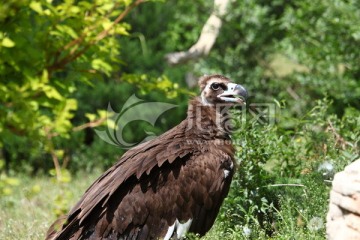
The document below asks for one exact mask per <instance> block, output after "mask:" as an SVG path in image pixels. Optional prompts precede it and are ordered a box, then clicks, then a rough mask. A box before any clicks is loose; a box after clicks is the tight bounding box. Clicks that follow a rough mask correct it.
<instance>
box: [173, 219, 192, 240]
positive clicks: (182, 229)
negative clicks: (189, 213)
mask: <svg viewBox="0 0 360 240" xmlns="http://www.w3.org/2000/svg"><path fill="white" fill-rule="evenodd" d="M176 221H177V220H176ZM177 222H178V224H177V230H176V234H177V237H178V238H182V237H185V234H186V233H187V232H188V231H189V228H190V226H191V223H192V219H191V218H190V219H189V220H187V222H185V223H180V222H179V221H177Z"/></svg>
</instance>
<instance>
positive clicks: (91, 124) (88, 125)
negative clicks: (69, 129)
mask: <svg viewBox="0 0 360 240" xmlns="http://www.w3.org/2000/svg"><path fill="white" fill-rule="evenodd" d="M105 121H106V117H104V118H99V119H97V120H95V121H92V122H88V123H85V124H83V125H80V126H77V127H74V128H73V131H74V132H78V131H81V130H83V129H85V128H94V127H97V126H100V125H101V124H102V123H103V122H105Z"/></svg>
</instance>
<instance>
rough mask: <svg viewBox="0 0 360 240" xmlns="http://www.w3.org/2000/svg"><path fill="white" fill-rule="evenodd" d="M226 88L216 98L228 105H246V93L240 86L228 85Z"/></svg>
mask: <svg viewBox="0 0 360 240" xmlns="http://www.w3.org/2000/svg"><path fill="white" fill-rule="evenodd" d="M227 87H228V88H227V90H226V91H224V92H223V93H222V94H219V95H218V96H217V97H218V98H219V99H221V100H223V101H225V102H230V103H237V104H241V105H245V104H246V98H247V97H248V93H247V91H246V89H245V88H244V87H243V86H241V85H240V84H235V83H228V85H227Z"/></svg>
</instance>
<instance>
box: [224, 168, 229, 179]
mask: <svg viewBox="0 0 360 240" xmlns="http://www.w3.org/2000/svg"><path fill="white" fill-rule="evenodd" d="M229 173H230V171H229V170H227V169H224V175H225V178H227V176H229Z"/></svg>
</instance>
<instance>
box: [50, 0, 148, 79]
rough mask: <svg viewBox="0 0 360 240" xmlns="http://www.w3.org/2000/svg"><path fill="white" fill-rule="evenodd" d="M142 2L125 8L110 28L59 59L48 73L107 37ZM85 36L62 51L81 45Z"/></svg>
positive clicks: (141, 0) (138, 1)
mask: <svg viewBox="0 0 360 240" xmlns="http://www.w3.org/2000/svg"><path fill="white" fill-rule="evenodd" d="M142 2H144V0H137V1H136V2H134V3H132V4H131V5H130V6H128V7H126V8H125V10H124V11H123V12H122V13H121V14H120V15H119V16H118V17H117V18H116V19H115V21H114V22H113V23H112V24H111V26H110V27H109V28H108V29H105V30H103V31H102V32H100V33H99V34H97V35H96V37H95V39H93V40H92V41H90V42H89V43H87V44H85V46H84V47H83V48H82V50H80V51H77V52H76V51H73V52H70V53H69V54H68V55H67V56H65V57H63V58H62V59H60V60H58V61H56V62H54V63H53V64H52V65H50V66H48V67H47V70H48V71H49V72H50V71H54V70H57V69H61V68H63V67H64V66H65V65H66V64H68V63H70V62H72V61H74V60H75V59H77V58H78V57H80V56H81V55H83V54H84V53H85V52H86V51H87V50H88V49H89V48H90V47H91V46H93V45H94V44H96V43H97V42H99V41H100V40H102V39H104V38H105V37H107V36H108V35H109V32H110V31H111V30H112V29H113V28H114V26H115V25H116V24H118V23H119V22H120V21H121V20H123V19H124V18H125V17H126V16H127V15H128V14H129V13H130V11H131V10H132V9H133V8H135V7H137V6H138V5H140V4H141V3H142ZM85 36H86V34H85V33H83V34H81V36H80V37H79V38H77V39H75V40H73V41H71V42H70V43H68V44H67V45H65V46H64V47H63V48H62V49H63V50H67V49H69V48H70V47H73V46H75V45H77V44H81V43H82V42H83V41H84V39H85Z"/></svg>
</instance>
